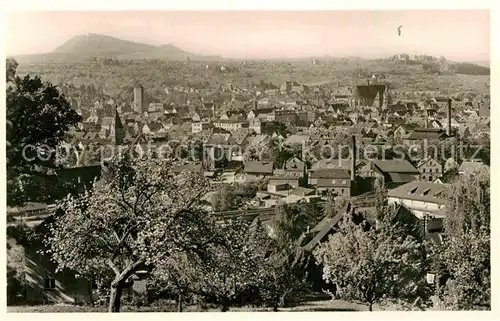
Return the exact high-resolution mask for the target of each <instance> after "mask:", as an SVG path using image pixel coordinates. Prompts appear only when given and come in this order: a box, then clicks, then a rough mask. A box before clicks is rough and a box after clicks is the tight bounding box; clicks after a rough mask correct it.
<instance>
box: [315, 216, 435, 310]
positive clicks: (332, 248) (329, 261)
mask: <svg viewBox="0 0 500 321" xmlns="http://www.w3.org/2000/svg"><path fill="white" fill-rule="evenodd" d="M383 216H384V217H385V218H384V220H382V222H381V224H380V226H379V227H378V228H377V229H374V228H367V226H366V224H367V223H366V221H363V222H362V223H361V224H359V225H356V224H354V223H353V222H352V220H351V219H344V221H343V222H341V224H340V226H339V230H338V233H336V234H334V235H332V236H330V238H329V240H328V241H327V242H325V243H323V244H321V246H320V247H319V248H317V249H316V250H315V251H314V257H315V259H316V261H317V264H319V265H321V266H322V269H323V279H324V280H325V281H326V282H328V283H334V284H336V286H337V289H340V296H341V297H343V298H345V299H351V300H352V299H354V300H359V301H361V302H364V303H366V304H368V307H369V310H370V311H372V307H373V304H375V303H387V302H391V301H394V300H402V301H404V302H413V303H418V298H419V297H420V296H424V294H425V293H426V285H425V284H424V271H425V270H424V263H425V257H424V255H423V254H422V251H421V247H422V243H420V242H418V241H417V240H415V239H414V238H413V237H412V236H406V235H405V232H404V230H403V229H401V227H400V226H399V225H398V224H396V225H394V224H393V222H392V220H391V219H390V218H389V217H390V215H383Z"/></svg>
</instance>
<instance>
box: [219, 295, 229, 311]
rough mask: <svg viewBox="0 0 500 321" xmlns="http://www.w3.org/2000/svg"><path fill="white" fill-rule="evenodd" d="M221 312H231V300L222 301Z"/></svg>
mask: <svg viewBox="0 0 500 321" xmlns="http://www.w3.org/2000/svg"><path fill="white" fill-rule="evenodd" d="M220 310H221V312H227V311H229V299H227V298H224V299H222V307H221V309H220Z"/></svg>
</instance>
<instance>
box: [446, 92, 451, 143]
mask: <svg viewBox="0 0 500 321" xmlns="http://www.w3.org/2000/svg"><path fill="white" fill-rule="evenodd" d="M446 135H448V136H451V99H448V127H446Z"/></svg>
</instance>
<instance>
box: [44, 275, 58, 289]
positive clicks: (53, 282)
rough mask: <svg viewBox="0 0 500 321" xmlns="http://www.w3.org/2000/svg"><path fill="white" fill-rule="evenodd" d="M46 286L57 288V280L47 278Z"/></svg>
mask: <svg viewBox="0 0 500 321" xmlns="http://www.w3.org/2000/svg"><path fill="white" fill-rule="evenodd" d="M44 288H45V289H46V290H52V289H55V288H56V280H55V279H53V278H45V285H44Z"/></svg>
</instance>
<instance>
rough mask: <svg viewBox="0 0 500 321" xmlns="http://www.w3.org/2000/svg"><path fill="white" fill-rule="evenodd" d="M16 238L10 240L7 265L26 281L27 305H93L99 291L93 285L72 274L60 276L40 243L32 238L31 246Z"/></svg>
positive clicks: (61, 273) (66, 272)
mask: <svg viewBox="0 0 500 321" xmlns="http://www.w3.org/2000/svg"><path fill="white" fill-rule="evenodd" d="M23 243H24V242H22V241H18V240H16V239H14V238H12V237H9V238H8V239H7V262H8V263H7V265H8V267H10V268H13V269H15V270H16V271H17V272H18V274H19V275H21V277H22V279H23V287H24V289H23V290H24V291H23V292H24V295H23V298H16V299H17V300H19V299H21V300H22V301H24V302H23V303H26V304H47V303H90V302H92V301H93V300H92V299H93V295H92V292H93V290H94V289H96V287H94V286H93V284H92V282H90V281H88V280H86V279H84V278H77V277H76V273H74V272H72V271H70V270H67V269H65V270H63V271H60V272H56V264H55V263H53V262H52V261H51V258H50V256H48V255H47V254H43V253H41V252H40V250H45V247H44V245H43V243H42V242H41V241H40V240H36V239H35V238H32V240H30V241H29V243H28V244H23Z"/></svg>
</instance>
